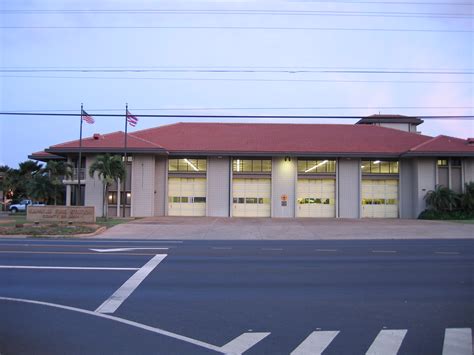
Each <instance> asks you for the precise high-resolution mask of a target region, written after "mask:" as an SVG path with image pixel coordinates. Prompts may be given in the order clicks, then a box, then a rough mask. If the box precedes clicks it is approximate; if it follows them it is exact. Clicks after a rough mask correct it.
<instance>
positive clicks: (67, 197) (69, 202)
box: [66, 184, 71, 206]
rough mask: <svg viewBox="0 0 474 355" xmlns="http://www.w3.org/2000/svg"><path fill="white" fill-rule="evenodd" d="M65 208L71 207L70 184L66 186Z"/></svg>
mask: <svg viewBox="0 0 474 355" xmlns="http://www.w3.org/2000/svg"><path fill="white" fill-rule="evenodd" d="M66 206H71V184H66Z"/></svg>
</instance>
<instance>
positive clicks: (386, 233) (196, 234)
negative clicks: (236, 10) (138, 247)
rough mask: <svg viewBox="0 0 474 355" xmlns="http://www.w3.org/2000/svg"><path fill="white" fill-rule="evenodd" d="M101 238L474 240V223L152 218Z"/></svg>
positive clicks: (117, 229) (121, 226)
mask: <svg viewBox="0 0 474 355" xmlns="http://www.w3.org/2000/svg"><path fill="white" fill-rule="evenodd" d="M98 238H101V239H107V238H119V239H196V240H206V239H208V240H323V239H456V238H467V239H474V224H462V223H455V222H445V221H426V220H409V219H280V218H274V219H270V218H214V217H150V218H143V219H140V220H136V221H133V222H130V223H127V224H120V225H117V226H115V227H112V228H110V229H108V230H107V231H106V232H104V233H103V234H101V235H100V236H98Z"/></svg>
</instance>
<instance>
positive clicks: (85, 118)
mask: <svg viewBox="0 0 474 355" xmlns="http://www.w3.org/2000/svg"><path fill="white" fill-rule="evenodd" d="M81 117H82V120H83V121H86V122H87V123H89V124H93V123H94V122H95V120H94V117H92V116H91V115H89V114H88V113H87V112H86V111H84V110H82V112H81Z"/></svg>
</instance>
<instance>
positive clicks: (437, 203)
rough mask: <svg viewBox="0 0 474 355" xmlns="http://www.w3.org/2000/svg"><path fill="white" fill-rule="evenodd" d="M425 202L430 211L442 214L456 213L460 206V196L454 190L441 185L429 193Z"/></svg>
mask: <svg viewBox="0 0 474 355" xmlns="http://www.w3.org/2000/svg"><path fill="white" fill-rule="evenodd" d="M425 201H426V205H427V207H428V209H429V210H433V211H436V212H440V213H441V212H451V211H454V210H456V209H458V208H459V205H460V199H459V195H458V194H456V193H455V192H454V191H453V190H451V189H449V188H447V187H444V186H440V185H438V186H436V188H435V189H434V190H431V191H428V192H427V194H426V196H425Z"/></svg>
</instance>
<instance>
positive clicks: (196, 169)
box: [184, 159, 199, 171]
mask: <svg viewBox="0 0 474 355" xmlns="http://www.w3.org/2000/svg"><path fill="white" fill-rule="evenodd" d="M184 161H185V162H186V163H188V165H189V166H190V167H191V168H193V169H194V171H199V169H198V168H197V167H196V165H194V164H193V163H191V162H190V161H189V160H188V159H184Z"/></svg>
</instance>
